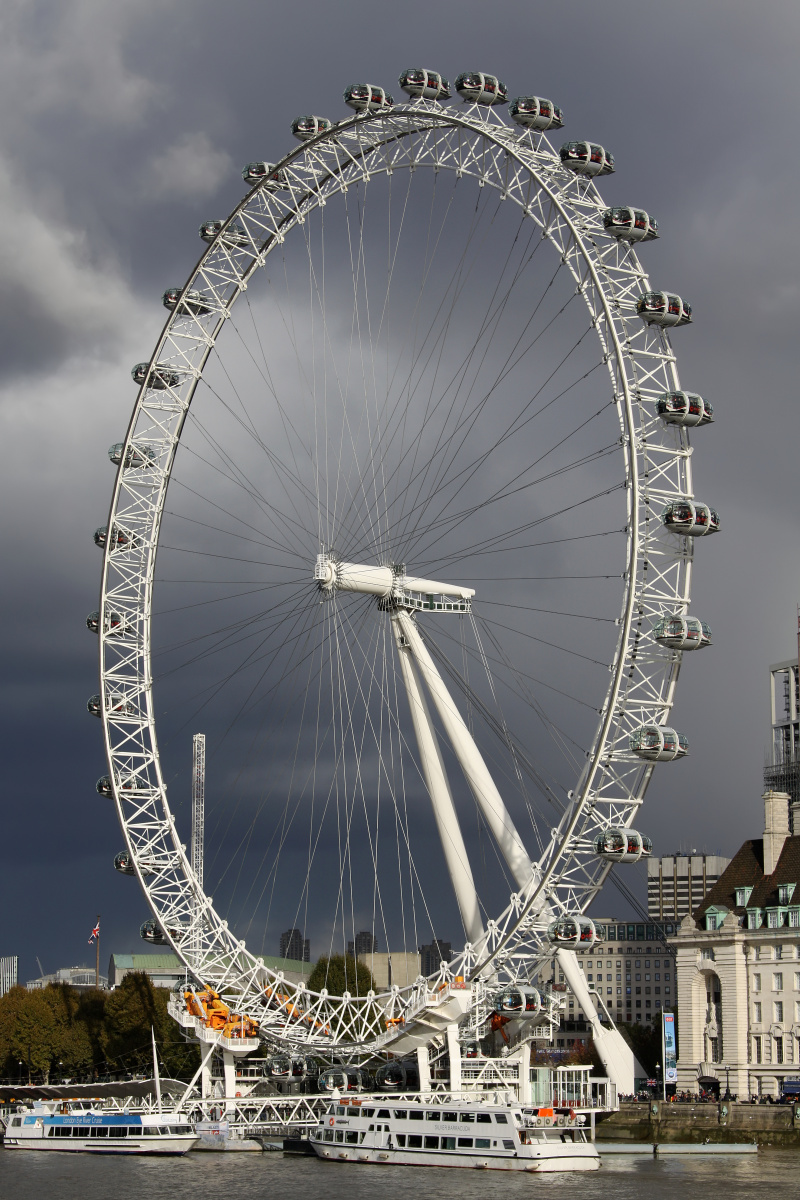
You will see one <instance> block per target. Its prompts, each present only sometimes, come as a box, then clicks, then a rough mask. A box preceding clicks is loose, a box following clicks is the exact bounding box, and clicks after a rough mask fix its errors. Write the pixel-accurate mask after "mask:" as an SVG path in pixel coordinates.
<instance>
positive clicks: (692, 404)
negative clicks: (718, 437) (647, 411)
mask: <svg viewBox="0 0 800 1200" xmlns="http://www.w3.org/2000/svg"><path fill="white" fill-rule="evenodd" d="M656 412H657V413H658V415H659V416H660V417H661V420H662V421H663V422H664V424H665V425H689V426H691V425H710V424H711V422H712V421H713V420H714V409H713V408H712V407H711V405H710V404H709V402H708V400H706V399H705V398H704V397H703V396H698V394H697V392H663V393H662V394H661V395H660V396H659V397H658V399H657V400H656Z"/></svg>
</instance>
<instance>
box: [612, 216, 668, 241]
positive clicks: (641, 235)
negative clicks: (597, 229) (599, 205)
mask: <svg viewBox="0 0 800 1200" xmlns="http://www.w3.org/2000/svg"><path fill="white" fill-rule="evenodd" d="M603 228H604V229H605V231H606V233H610V234H611V236H612V237H615V238H620V239H621V240H622V241H625V242H652V241H653V240H654V238H657V237H658V221H657V220H656V219H655V217H651V216H650V214H649V213H646V212H645V211H644V210H643V209H641V208H607V209H606V210H605V212H604V213H603Z"/></svg>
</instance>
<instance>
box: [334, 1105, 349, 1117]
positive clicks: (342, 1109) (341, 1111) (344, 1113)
mask: <svg viewBox="0 0 800 1200" xmlns="http://www.w3.org/2000/svg"><path fill="white" fill-rule="evenodd" d="M336 1115H337V1117H346V1116H347V1109H346V1108H345V1107H344V1105H342V1104H340V1105H339V1107H338V1108H337V1109H336Z"/></svg>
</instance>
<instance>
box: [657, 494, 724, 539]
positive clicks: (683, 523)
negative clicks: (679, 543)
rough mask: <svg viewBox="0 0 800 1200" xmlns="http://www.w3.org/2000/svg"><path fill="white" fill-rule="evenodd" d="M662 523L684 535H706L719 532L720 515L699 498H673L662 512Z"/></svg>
mask: <svg viewBox="0 0 800 1200" xmlns="http://www.w3.org/2000/svg"><path fill="white" fill-rule="evenodd" d="M661 521H662V524H663V525H664V527H665V528H666V529H669V530H670V532H671V533H679V534H681V536H682V537H705V535H706V534H707V533H719V516H718V514H717V512H716V511H715V510H714V509H713V508H709V507H708V505H707V504H700V503H699V502H698V501H697V500H673V501H672V502H671V503H670V504H668V505H667V507H666V508H665V509H664V511H663V512H662V514H661Z"/></svg>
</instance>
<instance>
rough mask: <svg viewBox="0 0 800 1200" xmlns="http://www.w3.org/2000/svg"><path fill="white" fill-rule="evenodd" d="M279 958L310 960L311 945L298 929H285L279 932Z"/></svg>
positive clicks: (299, 960)
mask: <svg viewBox="0 0 800 1200" xmlns="http://www.w3.org/2000/svg"><path fill="white" fill-rule="evenodd" d="M281 958H294V959H297V961H298V962H310V961H311V945H310V943H309V940H308V938H304V937H303V934H302V932H301V931H300V930H299V929H287V930H286V932H285V933H282V934H281Z"/></svg>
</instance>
